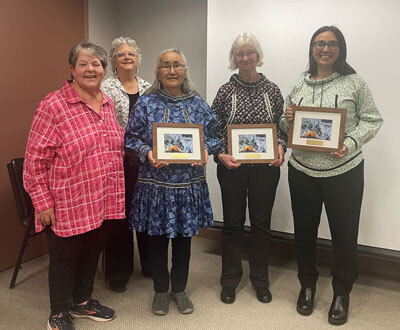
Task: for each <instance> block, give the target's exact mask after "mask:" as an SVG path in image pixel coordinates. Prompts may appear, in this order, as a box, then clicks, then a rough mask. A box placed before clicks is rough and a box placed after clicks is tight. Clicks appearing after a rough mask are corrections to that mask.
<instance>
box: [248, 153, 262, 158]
mask: <svg viewBox="0 0 400 330" xmlns="http://www.w3.org/2000/svg"><path fill="white" fill-rule="evenodd" d="M244 158H245V159H260V158H261V154H245V156H244Z"/></svg>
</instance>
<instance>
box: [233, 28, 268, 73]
mask: <svg viewBox="0 0 400 330" xmlns="http://www.w3.org/2000/svg"><path fill="white" fill-rule="evenodd" d="M245 45H246V46H251V47H253V48H254V49H255V50H256V52H257V64H256V65H257V66H262V65H263V64H264V62H263V58H264V54H263V51H262V49H261V45H260V43H259V42H258V40H257V38H256V37H255V36H254V35H253V34H252V33H248V32H242V33H241V34H239V35H238V36H237V37H236V39H235V41H234V42H233V44H232V47H231V50H230V52H229V67H228V69H231V70H236V69H237V68H238V66H237V63H236V58H235V53H236V50H237V49H238V48H240V47H242V46H245Z"/></svg>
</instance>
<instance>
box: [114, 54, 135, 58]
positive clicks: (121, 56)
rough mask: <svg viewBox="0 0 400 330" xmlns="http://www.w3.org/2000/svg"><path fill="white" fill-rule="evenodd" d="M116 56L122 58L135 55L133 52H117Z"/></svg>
mask: <svg viewBox="0 0 400 330" xmlns="http://www.w3.org/2000/svg"><path fill="white" fill-rule="evenodd" d="M117 57H118V58H123V57H136V54H135V53H117Z"/></svg>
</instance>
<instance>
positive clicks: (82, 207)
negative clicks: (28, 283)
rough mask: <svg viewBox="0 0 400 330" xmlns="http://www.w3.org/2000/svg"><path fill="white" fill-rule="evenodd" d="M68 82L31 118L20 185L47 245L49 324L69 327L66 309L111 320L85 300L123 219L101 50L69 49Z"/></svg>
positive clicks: (119, 153)
mask: <svg viewBox="0 0 400 330" xmlns="http://www.w3.org/2000/svg"><path fill="white" fill-rule="evenodd" d="M69 64H70V70H71V76H72V78H73V80H68V81H66V82H65V83H64V86H63V87H62V88H61V89H59V90H56V91H54V92H52V93H50V94H49V95H47V96H46V97H45V98H44V99H43V100H42V101H41V102H40V104H39V106H38V108H37V109H36V111H35V113H34V117H33V123H32V127H31V131H30V134H29V140H28V144H27V148H26V153H25V163H24V186H25V189H26V191H27V192H28V193H29V195H30V196H31V198H32V202H33V205H34V207H35V211H36V231H41V230H45V232H46V237H47V241H48V247H49V259H50V260H49V291H50V308H51V314H50V317H49V320H48V323H47V329H59V330H71V329H74V325H73V323H72V318H71V315H73V316H74V317H89V318H91V319H93V320H95V321H110V320H112V319H113V318H114V317H115V312H114V311H113V310H112V309H111V308H108V307H106V306H103V305H101V304H100V303H99V302H98V301H97V300H93V299H92V298H91V294H92V290H93V281H94V276H95V273H96V269H97V262H98V258H99V255H100V252H101V251H102V249H103V247H104V243H105V240H106V238H107V232H108V229H107V227H108V224H109V223H110V221H105V220H115V219H123V218H125V205H124V204H125V202H124V172H123V154H124V152H123V137H124V131H123V129H122V128H121V126H119V125H118V123H117V121H116V117H115V109H114V103H113V102H112V101H111V99H110V98H109V97H108V96H106V95H105V94H103V93H102V92H101V91H100V84H101V81H102V80H103V77H104V74H105V70H106V67H107V53H106V51H105V50H104V48H103V47H101V46H99V45H97V44H95V43H92V42H90V41H83V42H80V43H78V44H77V45H75V46H74V47H73V48H72V49H71V51H70V54H69Z"/></svg>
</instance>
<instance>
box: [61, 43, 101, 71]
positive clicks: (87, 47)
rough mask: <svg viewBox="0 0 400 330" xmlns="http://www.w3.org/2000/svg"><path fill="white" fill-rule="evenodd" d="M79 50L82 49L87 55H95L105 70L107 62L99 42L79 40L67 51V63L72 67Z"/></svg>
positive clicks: (74, 64)
mask: <svg viewBox="0 0 400 330" xmlns="http://www.w3.org/2000/svg"><path fill="white" fill-rule="evenodd" d="M80 51H83V52H84V53H85V54H87V55H89V56H94V57H97V58H98V59H99V60H100V62H101V66H102V67H103V69H104V71H105V70H106V68H107V64H108V63H107V52H106V50H105V49H104V48H103V47H102V46H100V45H99V44H97V43H95V42H92V41H89V40H83V41H80V42H79V43H77V44H76V45H75V46H73V47H72V48H71V50H70V51H69V56H68V63H69V64H70V65H72V67H74V68H75V66H76V61H77V60H78V56H79V52H80Z"/></svg>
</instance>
